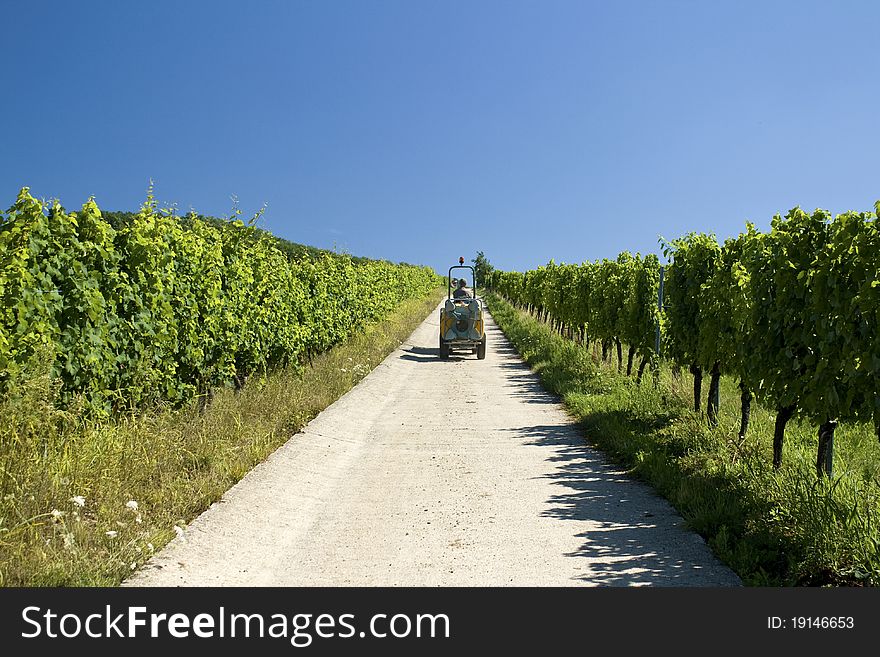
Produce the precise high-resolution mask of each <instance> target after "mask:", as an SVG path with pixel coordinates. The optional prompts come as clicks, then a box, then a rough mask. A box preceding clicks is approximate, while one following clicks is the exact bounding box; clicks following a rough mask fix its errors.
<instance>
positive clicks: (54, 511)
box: [52, 509, 64, 522]
mask: <svg viewBox="0 0 880 657" xmlns="http://www.w3.org/2000/svg"><path fill="white" fill-rule="evenodd" d="M63 517H64V511H59V510H58V509H52V520H54V521H55V522H61V519H62V518H63Z"/></svg>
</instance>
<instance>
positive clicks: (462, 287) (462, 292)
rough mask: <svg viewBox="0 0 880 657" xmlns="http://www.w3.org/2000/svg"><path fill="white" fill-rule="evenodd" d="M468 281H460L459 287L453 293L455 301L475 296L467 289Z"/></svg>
mask: <svg viewBox="0 0 880 657" xmlns="http://www.w3.org/2000/svg"><path fill="white" fill-rule="evenodd" d="M466 285H467V281H465V280H464V279H463V278H459V279H458V287H457V288H456V289H455V291H454V292H453V293H452V298H453V299H470V298H471V297H472V296H473V295H472V294H471V291H470V290H469V289H468V288H467V287H466Z"/></svg>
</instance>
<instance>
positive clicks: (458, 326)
mask: <svg viewBox="0 0 880 657" xmlns="http://www.w3.org/2000/svg"><path fill="white" fill-rule="evenodd" d="M458 263H459V264H458V265H457V266H452V267H450V268H449V274H448V276H447V294H446V302H445V303H444V304H443V307H442V308H441V309H440V358H448V357H449V354H450V353H451V352H452V351H465V352H468V353H472V354H476V355H477V358H478V359H480V360H483V359H484V358H485V357H486V325H485V322H484V320H483V309H484V308H483V300H482V299H480V298H478V297H477V280H476V272H475V271H474V268H473V267H470V266H467V265H465V264H464V258H459V259H458ZM453 271H454V272H456V274H455V276H453ZM468 271H469V272H470V279H471V281H472V283H473V285H472V286H471V288H470V289H468V288H467V281H466V280H465V278H463V276H466V275H467V272H468Z"/></svg>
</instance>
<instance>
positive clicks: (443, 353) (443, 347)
mask: <svg viewBox="0 0 880 657" xmlns="http://www.w3.org/2000/svg"><path fill="white" fill-rule="evenodd" d="M440 358H449V345H448V344H446V343H445V342H443V338H440Z"/></svg>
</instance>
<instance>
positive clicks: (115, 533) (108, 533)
mask: <svg viewBox="0 0 880 657" xmlns="http://www.w3.org/2000/svg"><path fill="white" fill-rule="evenodd" d="M104 533H105V534H106V535H107V536H109V537H110V538H116V535H117V534H118V533H119V532H118V531H116V530H115V529H111V530H109V531H106V532H104Z"/></svg>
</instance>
